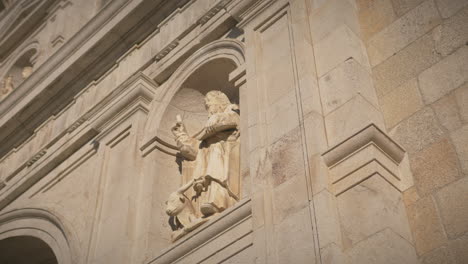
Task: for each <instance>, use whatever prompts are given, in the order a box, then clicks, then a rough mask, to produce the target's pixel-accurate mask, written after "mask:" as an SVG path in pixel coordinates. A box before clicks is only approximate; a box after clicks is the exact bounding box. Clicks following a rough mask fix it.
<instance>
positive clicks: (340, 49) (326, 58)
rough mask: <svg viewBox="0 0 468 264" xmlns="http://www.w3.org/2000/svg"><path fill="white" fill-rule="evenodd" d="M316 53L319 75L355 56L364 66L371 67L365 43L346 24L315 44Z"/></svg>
mask: <svg viewBox="0 0 468 264" xmlns="http://www.w3.org/2000/svg"><path fill="white" fill-rule="evenodd" d="M314 54H315V60H316V64H317V74H318V76H319V77H320V76H322V75H324V74H325V73H327V72H329V71H330V70H331V69H333V68H335V67H336V66H338V65H339V64H341V63H342V62H343V61H345V60H347V59H349V58H354V59H355V60H356V61H357V62H359V63H360V64H361V65H362V66H363V67H364V68H369V62H368V59H367V52H366V50H365V46H364V44H363V43H362V41H361V39H360V38H359V37H358V36H356V34H355V33H354V32H353V31H352V30H351V29H349V28H348V27H347V26H346V25H343V26H340V27H338V28H337V29H335V30H334V31H333V32H332V33H330V34H329V35H327V36H326V37H325V38H324V39H322V40H321V41H320V42H318V43H317V44H315V45H314Z"/></svg>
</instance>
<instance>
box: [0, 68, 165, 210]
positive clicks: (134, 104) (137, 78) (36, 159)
mask: <svg viewBox="0 0 468 264" xmlns="http://www.w3.org/2000/svg"><path fill="white" fill-rule="evenodd" d="M155 89H156V85H155V83H154V82H153V81H152V80H151V79H149V78H148V77H146V76H144V75H143V74H142V73H138V74H135V75H134V76H133V77H131V78H129V79H128V80H127V81H126V82H124V83H123V84H122V85H121V86H119V87H117V88H116V89H115V90H114V92H113V93H110V94H109V95H108V96H107V97H105V98H104V99H103V100H101V101H99V102H97V103H96V105H94V107H92V108H91V109H90V110H89V111H88V112H86V113H83V115H82V116H81V117H79V118H78V120H76V121H75V122H71V123H70V126H69V127H68V128H65V129H64V131H66V133H62V134H60V135H59V136H58V137H57V138H56V139H54V140H53V141H52V142H50V143H49V144H47V145H46V146H45V147H44V148H43V149H41V150H40V151H39V152H38V153H36V154H34V155H32V157H31V158H30V159H27V160H25V162H24V163H22V164H20V165H19V167H17V168H14V167H12V166H13V165H16V164H14V163H13V164H8V163H7V164H2V168H8V169H9V171H6V175H2V176H3V177H2V180H3V183H4V184H5V187H4V188H0V209H2V208H3V207H5V206H6V205H8V204H9V203H10V202H11V201H13V200H14V199H15V198H16V197H18V196H19V195H21V194H22V193H23V192H24V191H26V190H27V189H29V188H30V187H31V186H32V185H34V184H35V183H36V182H38V181H39V180H40V179H42V178H43V177H44V176H46V175H47V174H48V173H49V172H50V171H51V170H53V169H54V168H55V167H57V166H58V165H59V164H60V163H62V162H63V161H64V160H66V159H68V158H69V157H70V156H71V155H72V154H73V153H75V152H76V151H78V150H79V149H81V148H83V146H84V145H85V144H88V143H90V140H91V139H93V138H95V139H96V140H99V137H102V136H103V135H105V134H106V133H108V132H109V131H110V130H111V129H112V128H113V127H115V126H116V125H117V124H119V123H120V122H122V121H123V120H125V119H126V118H127V117H128V116H130V115H132V114H133V113H134V112H135V111H140V110H141V111H144V112H148V111H149V105H150V103H151V101H152V99H153V96H154V93H155ZM96 146H97V145H96V144H90V145H89V146H88V148H96ZM19 158H21V157H19ZM4 162H8V161H4Z"/></svg>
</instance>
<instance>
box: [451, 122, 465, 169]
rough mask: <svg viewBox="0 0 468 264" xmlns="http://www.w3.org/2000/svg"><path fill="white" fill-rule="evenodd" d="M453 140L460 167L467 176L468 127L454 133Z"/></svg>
mask: <svg viewBox="0 0 468 264" xmlns="http://www.w3.org/2000/svg"><path fill="white" fill-rule="evenodd" d="M451 138H452V141H453V144H454V146H455V149H456V150H457V155H458V158H459V159H460V165H461V168H462V171H463V173H464V174H465V175H467V174H468V125H465V126H464V127H462V128H460V129H458V130H456V131H454V132H452V134H451Z"/></svg>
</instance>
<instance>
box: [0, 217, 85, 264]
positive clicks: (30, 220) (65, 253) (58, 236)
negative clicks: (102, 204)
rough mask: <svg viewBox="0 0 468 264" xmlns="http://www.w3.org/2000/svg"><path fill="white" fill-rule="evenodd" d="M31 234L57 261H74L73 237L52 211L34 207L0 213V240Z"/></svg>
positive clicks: (75, 250) (75, 251)
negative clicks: (44, 245) (48, 249)
mask: <svg viewBox="0 0 468 264" xmlns="http://www.w3.org/2000/svg"><path fill="white" fill-rule="evenodd" d="M18 236H31V237H35V238H38V239H40V240H42V241H43V242H45V243H46V244H47V245H48V246H49V247H50V248H51V249H52V251H53V253H54V254H55V257H56V258H57V261H58V263H66V264H68V263H75V262H76V261H75V259H76V256H77V255H76V253H77V252H78V251H77V249H76V248H75V247H74V246H75V245H76V243H75V242H74V241H72V240H71V239H70V237H73V235H72V233H71V232H70V230H69V229H67V228H66V227H65V226H64V225H63V224H62V223H61V221H60V220H59V218H58V217H56V216H55V215H53V214H52V213H50V212H48V211H46V210H43V209H35V208H25V209H17V210H12V211H9V212H6V213H4V214H1V215H0V240H3V239H7V238H12V237H18Z"/></svg>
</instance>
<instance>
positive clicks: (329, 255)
mask: <svg viewBox="0 0 468 264" xmlns="http://www.w3.org/2000/svg"><path fill="white" fill-rule="evenodd" d="M320 254H321V257H322V263H323V264H348V263H349V262H348V258H347V256H346V255H345V254H344V253H343V252H342V250H341V248H340V247H338V246H337V245H335V244H330V245H328V246H325V247H323V248H322V249H321V250H320Z"/></svg>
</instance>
